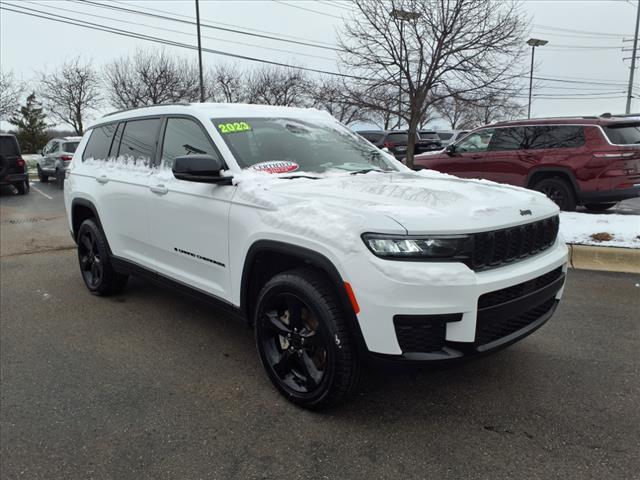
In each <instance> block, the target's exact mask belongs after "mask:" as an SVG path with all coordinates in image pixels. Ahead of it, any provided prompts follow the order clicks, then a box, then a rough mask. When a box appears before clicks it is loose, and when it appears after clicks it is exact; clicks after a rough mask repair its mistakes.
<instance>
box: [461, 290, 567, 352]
mask: <svg viewBox="0 0 640 480" xmlns="http://www.w3.org/2000/svg"><path fill="white" fill-rule="evenodd" d="M555 301H556V300H555V298H550V299H549V300H546V301H545V302H544V303H542V304H540V305H538V306H537V307H534V308H531V309H529V310H527V311H526V312H523V313H521V314H518V315H514V316H513V317H508V318H500V317H497V318H495V317H493V316H492V315H491V314H490V313H489V314H488V315H486V316H485V315H482V313H481V312H478V321H477V324H476V339H475V342H474V344H475V345H476V346H480V345H486V344H487V343H491V342H493V341H495V340H498V339H500V338H502V337H506V336H507V335H510V334H512V333H514V332H517V331H518V330H520V329H522V328H525V327H526V326H528V325H529V324H531V323H533V322H535V321H536V320H538V319H539V318H540V317H542V316H543V315H544V314H545V313H547V312H549V310H551V308H553V305H554V303H555Z"/></svg>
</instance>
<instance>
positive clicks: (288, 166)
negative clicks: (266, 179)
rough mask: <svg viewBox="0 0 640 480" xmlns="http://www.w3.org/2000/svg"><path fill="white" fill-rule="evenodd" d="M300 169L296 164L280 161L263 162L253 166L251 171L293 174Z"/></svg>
mask: <svg viewBox="0 0 640 480" xmlns="http://www.w3.org/2000/svg"><path fill="white" fill-rule="evenodd" d="M298 168H300V165H298V164H297V163H295V162H289V161H288V160H278V161H273V162H261V163H256V164H255V165H251V170H256V171H258V172H267V173H288V172H293V171H295V170H297V169H298Z"/></svg>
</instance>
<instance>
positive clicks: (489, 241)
mask: <svg viewBox="0 0 640 480" xmlns="http://www.w3.org/2000/svg"><path fill="white" fill-rule="evenodd" d="M559 226H560V220H559V218H558V216H555V217H550V218H545V219H544V220H539V221H537V222H532V223H527V224H526V225H518V226H516V227H510V228H505V229H502V230H494V231H492V232H481V233H476V234H474V235H473V239H474V242H473V255H472V257H471V259H470V263H471V264H470V267H471V268H473V269H474V270H484V269H487V268H495V267H499V266H501V265H505V264H508V263H512V262H515V261H517V260H521V259H523V258H526V257H529V256H531V255H535V254H536V253H539V252H542V251H543V250H546V249H547V248H549V247H551V246H552V245H553V244H554V243H555V241H556V237H557V236H558V228H559Z"/></svg>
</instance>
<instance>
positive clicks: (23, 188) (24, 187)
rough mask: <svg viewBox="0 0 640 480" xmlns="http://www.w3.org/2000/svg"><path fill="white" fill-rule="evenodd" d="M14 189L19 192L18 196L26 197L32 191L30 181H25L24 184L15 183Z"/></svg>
mask: <svg viewBox="0 0 640 480" xmlns="http://www.w3.org/2000/svg"><path fill="white" fill-rule="evenodd" d="M13 186H14V187H16V190H18V195H26V194H27V193H29V190H31V186H30V185H29V179H27V180H23V181H22V182H18V183H14V184H13Z"/></svg>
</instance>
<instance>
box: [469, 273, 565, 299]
mask: <svg viewBox="0 0 640 480" xmlns="http://www.w3.org/2000/svg"><path fill="white" fill-rule="evenodd" d="M561 276H562V267H558V268H556V269H555V270H551V271H550V272H548V273H545V274H544V275H541V276H539V277H537V278H534V279H533V280H529V281H526V282H523V283H519V284H517V285H513V286H511V287H507V288H503V289H502V290H496V291H494V292H489V293H485V294H484V295H481V296H480V298H479V299H478V309H483V308H487V307H493V306H494V305H500V304H501V303H505V302H508V301H509V300H513V299H514V298H518V297H522V296H523V295H526V294H528V293H531V292H535V291H536V290H539V289H541V288H543V287H546V286H547V285H549V284H550V283H553V282H555V281H556V280H557V279H558V278H560V277H561Z"/></svg>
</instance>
